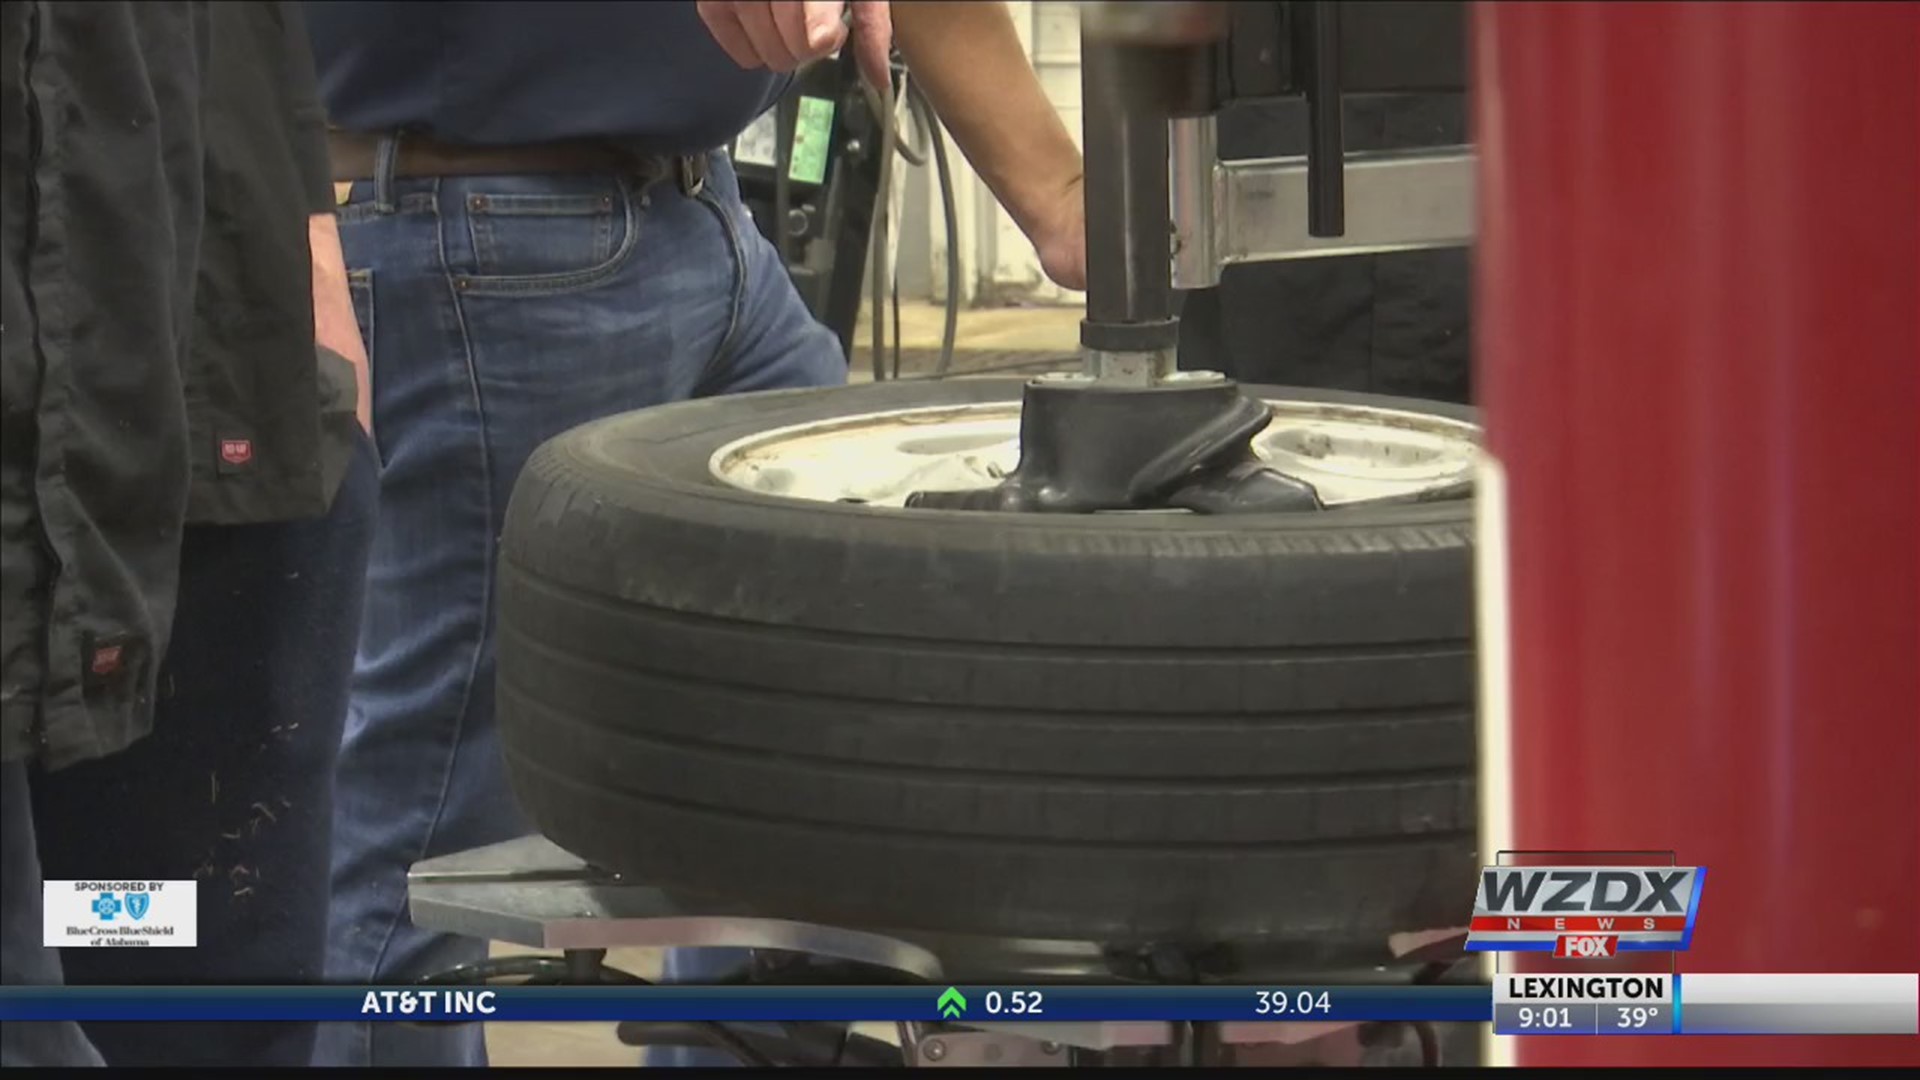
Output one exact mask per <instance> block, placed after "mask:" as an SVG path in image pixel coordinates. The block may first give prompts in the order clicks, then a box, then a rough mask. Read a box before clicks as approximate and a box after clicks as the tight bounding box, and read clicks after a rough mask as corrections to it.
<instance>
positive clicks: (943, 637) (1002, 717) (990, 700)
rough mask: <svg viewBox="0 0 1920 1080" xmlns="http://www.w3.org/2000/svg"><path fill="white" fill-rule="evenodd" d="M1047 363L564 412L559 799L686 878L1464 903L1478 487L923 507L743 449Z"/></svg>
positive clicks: (1335, 913)
mask: <svg viewBox="0 0 1920 1080" xmlns="http://www.w3.org/2000/svg"><path fill="white" fill-rule="evenodd" d="M1257 392H1259V393H1262V394H1264V395H1266V396H1269V397H1285V398H1293V399H1310V400H1322V401H1331V402H1348V403H1368V404H1384V405H1390V406H1393V407H1398V408H1404V409H1409V410H1414V411H1423V412H1431V413H1437V414H1440V415H1444V416H1449V417H1455V418H1461V419H1472V413H1471V412H1470V411H1469V410H1465V409H1459V408H1455V407H1452V406H1439V405H1432V404H1428V403H1421V402H1412V401H1402V400H1398V399H1391V398H1378V397H1370V396H1365V395H1353V394H1338V393H1324V392H1310V391H1296V390H1278V389H1271V388H1257ZM1019 393H1020V383H1019V382H1018V381H1017V380H991V381H988V380H978V381H961V382H953V383H931V384H930V383H905V384H902V383H895V384H883V385H880V386H872V387H859V388H848V389H840V390H826V391H798V392H780V393H771V394H756V395H748V396H742V397H733V398H721V399H711V400H704V401H698V402H691V403H687V404H681V405H673V406H668V407H664V408H658V409H651V410H645V411H642V412H638V413H631V414H627V415H623V416H617V417H613V418H610V419H607V420H603V421H600V422H597V423H594V424H590V425H587V426H585V427H582V428H579V429H576V430H574V431H572V432H569V433H568V434H566V435H563V436H561V437H560V438H558V439H555V440H553V441H552V442H550V443H548V444H546V445H545V446H543V447H542V448H541V449H540V450H539V452H538V453H537V454H535V455H534V458H533V460H532V462H531V463H530V464H529V465H528V467H527V469H526V471H525V473H524V474H523V475H522V477H521V479H520V481H519V484H518V486H517V487H516V489H515V491H514V495H513V502H512V506H511V508H510V510H509V513H508V517H507V528H506V533H505V536H504V538H503V545H504V553H503V560H502V565H501V572H500V589H501V597H500V635H499V679H500V683H499V717H500V724H501V729H502V734H503V741H504V745H505V750H506V755H507V762H508V766H509V770H510V774H511V776H512V782H513V786H514V790H515V793H516V795H517V797H518V798H519V800H520V803H521V805H522V806H523V807H524V808H525V810H526V812H527V814H528V815H530V817H531V820H532V821H533V822H534V823H535V824H536V826H537V827H538V828H540V829H541V830H542V831H543V832H545V833H546V834H547V835H548V836H549V837H551V838H552V839H553V840H554V841H556V842H557V843H559V844H560V845H561V846H563V847H565V848H567V849H568V850H570V851H573V852H574V853H576V854H578V855H580V856H581V857H583V858H586V859H589V860H591V861H593V862H595V863H597V864H600V865H603V866H607V867H610V868H613V869H616V870H619V871H621V872H623V873H627V874H630V875H633V876H635V877H637V878H639V879H642V880H645V881H647V882H649V883H651V884H657V885H660V886H663V887H667V888H670V889H675V890H679V891H682V892H688V893H695V894H700V895H705V896H710V897H725V898H730V899H733V900H737V901H742V902H747V903H750V904H752V905H754V906H755V907H756V908H757V909H760V910H764V911H765V912H767V913H769V914H777V915H781V916H788V917H794V918H804V919H811V920H815V921H825V922H834V923H838V924H842V925H856V926H863V927H885V928H891V929H898V930H922V931H933V932H941V933H960V934H987V935H995V936H1016V937H1042V938H1068V939H1075V940H1097V941H1107V942H1128V943H1132V942H1143V941H1156V942H1158V941H1185V942H1253V941H1258V942H1264V943H1268V944H1270V945H1272V944H1279V945H1286V944H1288V943H1291V944H1293V945H1297V946H1299V948H1300V949H1301V951H1302V952H1304V953H1307V954H1311V955H1313V956H1316V957H1322V956H1323V957H1333V956H1336V955H1352V954H1353V951H1354V950H1355V949H1359V950H1361V951H1363V952H1367V953H1368V954H1372V953H1373V952H1376V951H1378V950H1381V949H1384V946H1385V943H1386V939H1387V936H1388V935H1389V934H1392V933H1394V932H1397V931H1408V930H1425V929H1432V928H1436V927H1445V926H1454V925H1459V924H1460V922H1461V920H1462V918H1463V916H1464V915H1465V914H1466V912H1467V907H1468V904H1469V901H1470V899H1471V897H1472V892H1473V874H1474V868H1475V865H1476V860H1475V842H1474V838H1475V825H1476V810H1475V806H1476V803H1475V794H1474V759H1475V754H1474V723H1473V714H1474V689H1475V670H1474V659H1473V648H1472V642H1471V637H1472V630H1473V617H1472V610H1473V609H1472V595H1471V585H1470V580H1471V566H1472V558H1471V517H1472V506H1471V502H1470V501H1467V500H1454V501H1447V502H1435V503H1429V504H1424V505H1420V504H1414V505H1394V506H1376V507H1370V508H1357V507H1356V508H1350V509H1343V510H1335V511H1328V512H1322V513H1304V514H1301V513H1296V514H1270V515H1248V516H1232V517H1205V516H1199V515H1093V516H1063V515H1022V514H989V513H963V512H943V511H918V510H915V511H905V510H897V509H881V508H871V507H863V506H858V505H839V504H832V503H817V502H803V501H799V500H791V499H781V498H775V497H769V496H762V495H757V494H752V493H748V492H744V491H741V490H738V489H735V488H732V487H729V486H726V485H724V484H722V483H721V482H720V481H718V480H717V479H715V478H714V477H713V476H712V473H711V470H710V466H709V459H710V458H711V457H712V455H713V454H714V452H715V451H716V450H717V449H718V448H720V447H721V446H723V445H725V444H727V443H729V442H731V441H733V440H735V439H739V438H741V437H744V436H747V435H751V434H754V433H757V432H761V431H765V430H769V429H773V428H780V427H786V426H788V425H793V424H801V423H808V422H813V421H819V420H824V419H829V418H833V417H839V416H846V415H856V414H860V413H867V412H873V411H878V410H887V409H897V408H903V407H924V406H933V405H944V404H962V403H973V402H984V401H1014V400H1018V396H1019Z"/></svg>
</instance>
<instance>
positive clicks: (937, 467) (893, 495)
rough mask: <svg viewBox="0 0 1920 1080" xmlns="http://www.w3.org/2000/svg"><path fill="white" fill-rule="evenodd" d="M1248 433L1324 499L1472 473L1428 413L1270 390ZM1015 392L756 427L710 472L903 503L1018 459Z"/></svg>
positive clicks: (1455, 428) (751, 482) (1394, 490)
mask: <svg viewBox="0 0 1920 1080" xmlns="http://www.w3.org/2000/svg"><path fill="white" fill-rule="evenodd" d="M1268 405H1269V406H1271V407H1272V409H1273V422H1272V423H1271V424H1269V425H1268V426H1267V428H1266V430H1264V431H1262V432H1261V433H1260V434H1259V435H1258V436H1256V437H1255V438H1254V451H1255V452H1256V453H1257V454H1259V456H1260V457H1261V458H1262V459H1263V460H1265V461H1266V462H1267V463H1268V464H1269V465H1272V466H1273V467H1274V468H1276V469H1278V470H1280V471H1281V472H1283V473H1286V474H1287V475H1289V476H1293V477H1296V478H1298V479H1301V480H1304V481H1306V482H1307V483H1310V484H1312V485H1313V486H1314V489H1315V490H1316V491H1318V492H1319V493H1320V498H1321V501H1322V502H1323V503H1325V504H1326V505H1327V506H1330V507H1332V506H1345V505H1352V504H1355V503H1364V502H1372V501H1375V500H1379V499H1406V498H1414V497H1418V496H1420V495H1422V494H1425V493H1429V492H1433V491H1438V490H1441V489H1445V488H1451V487H1457V486H1460V485H1463V484H1467V483H1470V482H1471V480H1472V478H1473V471H1474V463H1475V461H1476V460H1477V457H1476V454H1477V450H1476V448H1477V445H1478V442H1479V429H1478V428H1477V427H1475V426H1474V425H1473V424H1469V423H1466V422H1464V421H1460V420H1451V419H1448V418H1446V417H1441V416H1433V415H1430V414H1426V413H1417V412H1407V411H1403V410H1397V409H1383V408H1376V407H1372V406H1365V405H1333V404H1327V403H1323V402H1311V401H1288V400H1273V401H1269V402H1268ZM1019 428H1020V404H1019V403H1018V402H1015V401H1006V402H992V403H987V404H979V405H961V406H932V407H927V408H918V409H894V410H887V411H882V412H872V413H863V414H860V415H855V416H844V417H838V418H835V419H832V420H822V421H816V422H814V423H809V424H798V425H794V426H791V427H785V428H779V429H776V430H771V431H763V432H759V433H757V434H754V435H750V436H748V437H746V438H743V439H737V440H735V441H733V442H731V443H728V444H727V445H726V446H723V447H721V448H720V449H719V450H717V451H715V452H714V455H713V458H712V460H711V461H710V463H709V466H710V468H711V470H712V473H713V475H714V477H715V478H716V479H718V480H720V481H722V482H724V483H726V484H728V485H731V486H733V487H736V488H739V489H740V490H742V491H751V492H755V493H757V494H761V495H772V496H778V497H781V498H790V499H802V500H806V501H810V502H853V503H864V504H867V505H870V506H891V507H902V506H904V504H905V502H906V498H907V496H908V495H910V494H912V493H914V492H916V491H969V490H980V489H985V488H989V487H992V486H994V485H996V484H998V483H1000V481H1001V480H1002V479H1004V478H1005V477H1006V475H1007V474H1008V473H1009V472H1011V471H1013V469H1014V467H1015V466H1017V465H1018V464H1019V461H1020V445H1019Z"/></svg>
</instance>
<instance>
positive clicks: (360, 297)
mask: <svg viewBox="0 0 1920 1080" xmlns="http://www.w3.org/2000/svg"><path fill="white" fill-rule="evenodd" d="M347 295H348V296H349V297H350V298H352V300H353V320H354V322H357V323H359V324H360V344H361V346H362V347H363V348H365V349H366V351H367V381H368V383H369V385H368V387H367V397H368V398H369V399H370V400H371V401H372V403H373V416H372V420H373V425H372V426H373V431H372V433H371V435H370V436H369V438H370V441H371V443H372V446H373V459H374V461H376V462H378V463H379V464H380V466H381V467H382V468H384V467H386V463H387V457H386V455H385V454H383V453H381V451H380V388H379V379H380V376H379V375H377V374H375V372H377V371H379V370H380V368H379V362H378V361H377V360H375V359H374V351H373V345H374V341H375V340H376V339H377V338H378V335H376V334H375V333H374V332H373V313H374V303H373V271H372V270H370V269H369V270H349V271H347Z"/></svg>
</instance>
